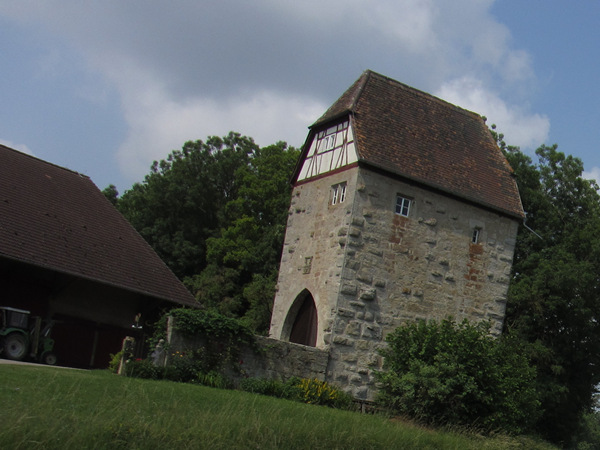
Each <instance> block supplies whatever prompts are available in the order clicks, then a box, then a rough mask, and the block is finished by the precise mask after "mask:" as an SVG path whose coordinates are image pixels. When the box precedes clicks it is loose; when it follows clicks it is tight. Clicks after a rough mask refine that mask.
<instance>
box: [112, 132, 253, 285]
mask: <svg viewBox="0 0 600 450" xmlns="http://www.w3.org/2000/svg"><path fill="white" fill-rule="evenodd" d="M256 150H258V146H257V145H256V144H255V143H254V141H253V140H252V139H251V138H249V137H245V136H240V135H239V134H237V133H233V132H232V133H229V135H228V136H225V137H224V138H219V137H214V136H213V137H209V138H208V139H207V140H206V142H203V141H200V140H198V141H195V142H191V141H190V142H186V143H185V144H184V146H183V148H182V150H180V151H173V152H172V153H171V154H170V155H169V156H168V158H167V159H166V160H161V161H160V162H157V161H155V162H154V164H153V165H152V169H151V173H150V174H148V175H146V177H145V179H144V182H143V183H138V184H135V185H134V186H133V187H132V189H130V190H129V191H127V192H125V194H124V195H123V196H122V198H121V199H120V200H119V203H118V207H119V209H120V211H121V212H122V213H123V215H124V216H125V217H126V218H127V219H128V220H129V221H130V223H131V224H132V225H133V226H134V227H135V228H136V229H137V230H138V232H139V233H140V234H141V235H142V236H143V237H144V238H145V239H146V240H147V241H148V242H149V243H150V245H151V246H152V247H153V248H154V250H155V251H156V252H157V253H158V255H159V256H160V257H161V258H162V259H163V261H165V263H166V264H167V265H168V266H169V267H170V268H171V270H172V271H173V272H174V273H175V274H176V275H177V276H178V277H180V278H181V279H183V278H185V277H186V276H192V275H196V274H198V273H200V272H201V271H202V270H203V269H204V268H205V267H206V240H207V239H208V238H210V237H211V236H216V235H217V234H218V230H219V229H220V227H221V226H223V221H224V210H223V205H225V204H226V203H227V202H228V201H229V200H231V199H233V198H236V197H237V191H238V183H237V181H238V180H237V179H236V177H235V172H236V170H237V169H238V168H239V167H241V166H244V165H246V164H248V161H249V159H250V156H251V155H252V154H253V152H255V151H256Z"/></svg>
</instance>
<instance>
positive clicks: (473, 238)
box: [471, 228, 481, 244]
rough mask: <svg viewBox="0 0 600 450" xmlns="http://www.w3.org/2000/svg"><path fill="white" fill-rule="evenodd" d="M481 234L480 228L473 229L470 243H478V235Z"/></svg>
mask: <svg viewBox="0 0 600 450" xmlns="http://www.w3.org/2000/svg"><path fill="white" fill-rule="evenodd" d="M480 234H481V228H473V236H471V242H472V243H473V244H478V243H479V235H480Z"/></svg>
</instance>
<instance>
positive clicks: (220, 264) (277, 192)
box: [104, 132, 298, 331]
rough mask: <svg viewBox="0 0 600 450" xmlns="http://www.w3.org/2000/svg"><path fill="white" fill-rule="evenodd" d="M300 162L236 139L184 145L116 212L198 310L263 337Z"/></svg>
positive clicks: (285, 151)
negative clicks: (237, 321)
mask: <svg viewBox="0 0 600 450" xmlns="http://www.w3.org/2000/svg"><path fill="white" fill-rule="evenodd" d="M297 158H298V151H297V150H296V149H294V148H292V147H288V146H287V144H285V143H284V142H279V143H277V144H274V145H271V146H268V147H263V148H260V147H259V146H258V145H256V144H255V143H254V141H253V140H252V138H249V137H246V136H241V135H240V134H238V133H233V132H231V133H229V134H228V135H227V136H225V137H222V138H220V137H215V136H212V137H209V138H208V139H207V140H206V141H201V140H198V141H194V142H191V141H190V142H186V143H185V144H184V145H183V148H182V149H181V150H176V151H173V152H171V154H169V156H168V157H167V158H166V159H165V160H161V161H159V162H157V161H155V162H154V163H153V165H152V167H151V171H150V173H149V174H148V175H146V177H145V179H144V181H143V182H142V183H137V184H135V185H134V186H133V187H132V188H131V189H130V190H128V191H127V192H125V194H124V195H123V196H122V197H121V198H120V199H118V201H116V204H117V207H118V208H119V210H120V211H121V212H122V213H123V215H124V216H125V217H126V218H127V219H128V220H129V221H130V223H131V224H132V225H133V226H134V227H135V228H136V229H137V230H138V232H139V233H140V234H141V235H142V236H143V237H144V238H145V239H146V240H147V241H148V243H150V245H151V246H152V247H153V248H154V250H155V251H156V252H157V253H158V255H159V256H160V257H161V258H162V259H163V261H165V263H166V264H167V265H168V266H169V267H170V268H171V270H172V271H173V272H174V273H175V274H176V275H177V276H178V277H179V278H180V279H181V280H183V281H184V282H185V284H186V285H187V286H188V288H190V289H191V290H192V292H193V293H194V294H195V296H196V298H197V299H198V300H199V301H200V302H201V303H202V304H203V305H205V306H206V307H209V308H214V309H216V310H218V311H219V312H221V313H225V314H228V315H230V316H233V317H242V318H245V319H244V320H246V321H247V322H248V324H249V325H250V326H252V327H253V328H254V329H255V330H257V331H266V329H267V328H268V325H269V320H270V311H271V303H272V300H273V296H274V287H275V283H276V279H277V269H278V265H279V258H280V252H281V248H282V244H283V236H284V230H285V222H286V217H287V209H288V205H289V199H290V192H291V186H290V182H289V181H290V177H291V173H292V170H293V168H294V166H295V164H296V160H297ZM104 194H105V195H106V196H107V198H108V199H109V200H111V201H114V199H115V197H116V192H115V190H114V187H111V186H109V187H108V188H106V189H105V190H104Z"/></svg>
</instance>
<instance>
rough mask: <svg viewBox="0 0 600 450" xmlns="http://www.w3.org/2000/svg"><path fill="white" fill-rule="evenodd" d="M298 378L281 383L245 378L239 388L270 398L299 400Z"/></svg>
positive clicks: (300, 394) (300, 395) (264, 379)
mask: <svg viewBox="0 0 600 450" xmlns="http://www.w3.org/2000/svg"><path fill="white" fill-rule="evenodd" d="M299 382H300V379H299V378H290V379H289V380H287V381H285V382H283V381H279V380H269V379H266V378H245V379H243V380H242V382H241V383H240V388H241V389H242V390H244V391H247V392H252V393H254V394H262V395H268V396H270V397H277V398H285V399H288V400H300V399H301V397H302V391H301V389H300V387H299V386H298V384H299Z"/></svg>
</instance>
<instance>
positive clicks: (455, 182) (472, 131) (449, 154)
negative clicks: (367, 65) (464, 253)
mask: <svg viewBox="0 0 600 450" xmlns="http://www.w3.org/2000/svg"><path fill="white" fill-rule="evenodd" d="M348 115H351V119H352V123H353V126H354V133H355V141H356V149H357V152H358V158H359V161H360V162H361V163H363V164H366V165H368V166H372V167H375V168H378V169H381V170H384V171H386V172H390V173H392V174H395V175H399V176H401V177H404V178H406V179H409V180H412V181H415V182H418V183H421V184H423V185H426V186H429V187H431V188H434V189H438V190H440V191H443V192H446V193H449V194H452V195H455V196H458V197H460V198H463V199H465V200H468V201H471V202H475V203H477V204H479V205H482V206H485V207H488V208H492V209H494V210H496V211H498V212H501V213H504V214H507V215H510V216H513V217H515V218H519V219H520V218H523V217H524V213H523V207H522V204H521V199H520V197H519V192H518V189H517V184H516V180H515V179H514V176H513V175H512V173H513V172H512V169H511V167H510V166H509V164H508V161H507V160H506V159H505V158H504V155H503V154H502V152H501V151H500V149H499V148H498V146H497V145H496V143H495V141H494V139H493V137H492V135H491V133H490V131H489V129H488V127H487V126H486V124H485V122H484V120H483V118H482V117H481V116H479V115H477V114H475V113H473V112H470V111H467V110H465V109H462V108H459V107H457V106H455V105H452V104H450V103H447V102H445V101H443V100H440V99H439V98H436V97H434V96H432V95H430V94H427V93H425V92H421V91H419V90H417V89H414V88H411V87H410V86H407V85H405V84H403V83H400V82H398V81H395V80H392V79H390V78H387V77H385V76H383V75H380V74H377V73H375V72H372V71H366V72H364V73H363V74H362V76H361V77H360V78H359V79H358V80H357V81H356V82H355V83H354V84H353V85H352V86H351V87H350V88H349V89H348V90H347V91H346V92H345V93H344V94H343V95H342V96H341V97H340V98H339V99H338V100H337V101H336V102H335V103H334V104H333V105H332V106H331V107H330V108H329V109H328V110H327V111H326V112H325V114H324V115H323V116H321V118H319V119H318V120H317V121H316V122H315V123H314V124H313V125H312V126H311V127H310V128H311V130H313V131H314V130H318V129H321V128H322V127H324V126H325V125H327V124H328V123H330V122H332V121H335V120H337V119H340V118H341V117H345V116H348ZM311 134H312V133H311ZM310 139H311V135H309V140H310ZM307 143H309V142H308V141H307Z"/></svg>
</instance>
